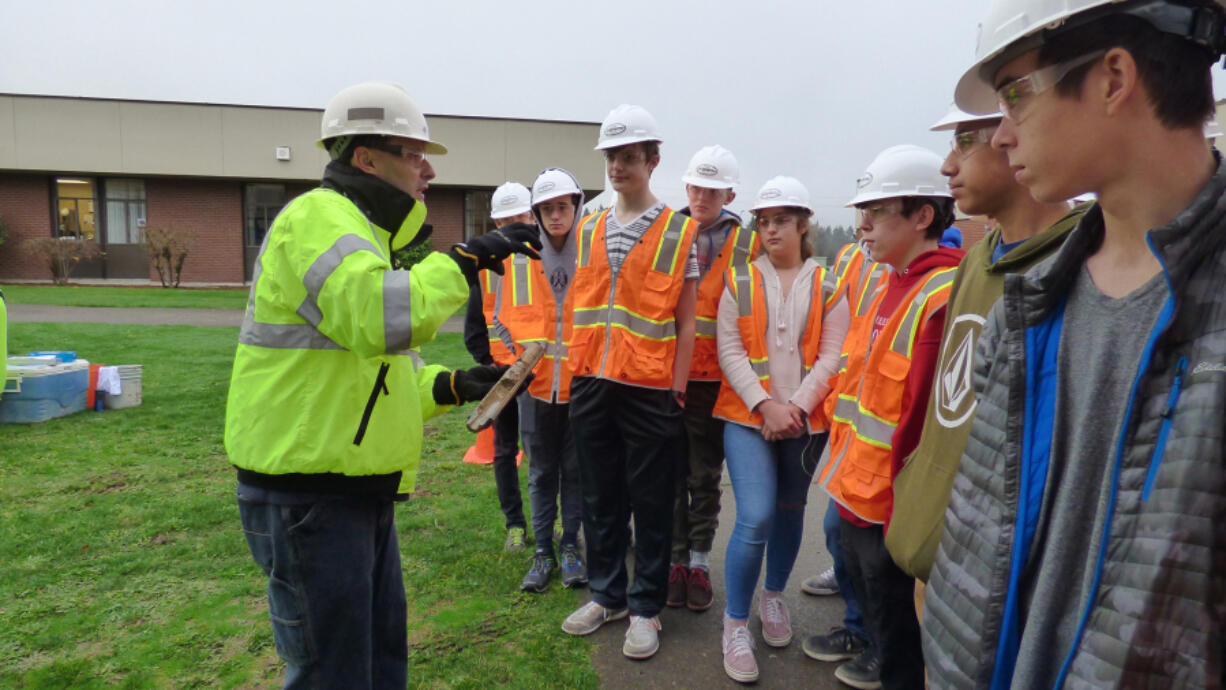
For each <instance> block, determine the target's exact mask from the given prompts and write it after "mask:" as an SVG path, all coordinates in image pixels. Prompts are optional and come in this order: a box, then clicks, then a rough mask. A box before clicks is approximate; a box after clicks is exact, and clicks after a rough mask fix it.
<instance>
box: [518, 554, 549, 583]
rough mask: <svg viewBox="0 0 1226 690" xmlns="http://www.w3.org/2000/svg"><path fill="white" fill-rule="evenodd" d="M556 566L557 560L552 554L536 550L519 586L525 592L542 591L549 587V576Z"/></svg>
mask: <svg viewBox="0 0 1226 690" xmlns="http://www.w3.org/2000/svg"><path fill="white" fill-rule="evenodd" d="M557 568H558V562H557V561H555V560H554V558H553V556H551V555H549V554H547V553H544V552H541V551H537V552H536V553H534V554H533V555H532V567H530V568H529V569H528V574H527V575H524V581H523V582H522V583H520V585H519V588H520V589H522V590H523V591H525V592H544V591H545V590H547V589H549V578H550V577H552V576H553V571H554V570H557Z"/></svg>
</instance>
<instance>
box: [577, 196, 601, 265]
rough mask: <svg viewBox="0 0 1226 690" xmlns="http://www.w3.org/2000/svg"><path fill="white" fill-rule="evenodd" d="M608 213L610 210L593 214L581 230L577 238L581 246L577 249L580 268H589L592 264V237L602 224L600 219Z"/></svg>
mask: <svg viewBox="0 0 1226 690" xmlns="http://www.w3.org/2000/svg"><path fill="white" fill-rule="evenodd" d="M608 213H609V210H608V209H605V210H603V211H601V212H600V213H593V214H592V215H590V216H588V218H587V222H586V223H584V224H583V226H582V227H580V228H579V236H578V237H577V238H575V239H576V240H577V241H578V245H579V246H577V247H575V253H576V257H577V260H578V265H579V266H587V265H588V264H590V263H591V262H592V235H593V234H595V232H596V226H597V225H598V224H599V223H600V219H601V218H604V217H605V215H607V214H608Z"/></svg>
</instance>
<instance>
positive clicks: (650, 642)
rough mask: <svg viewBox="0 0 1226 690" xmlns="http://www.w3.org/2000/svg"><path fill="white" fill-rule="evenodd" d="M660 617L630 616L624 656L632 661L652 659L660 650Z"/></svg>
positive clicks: (623, 650) (623, 646) (624, 644)
mask: <svg viewBox="0 0 1226 690" xmlns="http://www.w3.org/2000/svg"><path fill="white" fill-rule="evenodd" d="M659 633H660V617H659V616H652V617H650V618H648V617H647V616H630V627H629V628H627V629H626V641H625V643H623V644H622V654H625V655H626V656H627V657H629V658H631V659H650V658H651V657H652V655H654V654H655V653H656V651H657V650H659V649H660V634H659Z"/></svg>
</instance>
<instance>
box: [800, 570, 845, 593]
mask: <svg viewBox="0 0 1226 690" xmlns="http://www.w3.org/2000/svg"><path fill="white" fill-rule="evenodd" d="M800 591H802V592H804V593H805V594H812V595H813V596H816V597H824V596H829V595H831V594H838V593H839V581H838V580H836V579H835V577H834V566H830V567H829V568H826V569H825V570H823V571H822V572H820V573H818V574H817V575H814V576H813V577H811V578H809V579H807V580H805V581H804V582H802V583H800Z"/></svg>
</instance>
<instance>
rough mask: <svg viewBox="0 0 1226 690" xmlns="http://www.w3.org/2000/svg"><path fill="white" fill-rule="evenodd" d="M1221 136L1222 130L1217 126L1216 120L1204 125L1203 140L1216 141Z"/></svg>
mask: <svg viewBox="0 0 1226 690" xmlns="http://www.w3.org/2000/svg"><path fill="white" fill-rule="evenodd" d="M1220 136H1222V128H1221V126H1220V125H1218V123H1217V120H1210V121H1208V122H1206V123H1205V138H1206V139H1217V138H1218V137H1220Z"/></svg>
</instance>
